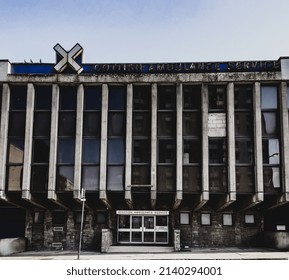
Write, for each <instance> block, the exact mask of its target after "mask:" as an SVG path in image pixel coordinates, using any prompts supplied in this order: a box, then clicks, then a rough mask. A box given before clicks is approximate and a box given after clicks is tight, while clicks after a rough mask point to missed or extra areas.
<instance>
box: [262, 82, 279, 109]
mask: <svg viewBox="0 0 289 280" xmlns="http://www.w3.org/2000/svg"><path fill="white" fill-rule="evenodd" d="M261 108H262V109H277V108H278V100H277V87H274V86H265V87H261Z"/></svg>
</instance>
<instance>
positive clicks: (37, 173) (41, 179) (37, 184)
mask: <svg viewBox="0 0 289 280" xmlns="http://www.w3.org/2000/svg"><path fill="white" fill-rule="evenodd" d="M47 186H48V166H47V165H44V166H42V165H41V166H32V170H31V188H32V191H34V192H45V191H46V190H47Z"/></svg>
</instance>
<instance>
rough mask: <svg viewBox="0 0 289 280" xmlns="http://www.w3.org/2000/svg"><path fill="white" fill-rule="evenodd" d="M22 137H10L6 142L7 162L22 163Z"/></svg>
mask: <svg viewBox="0 0 289 280" xmlns="http://www.w3.org/2000/svg"><path fill="white" fill-rule="evenodd" d="M23 158H24V139H11V140H9V142H8V163H14V164H15V163H23Z"/></svg>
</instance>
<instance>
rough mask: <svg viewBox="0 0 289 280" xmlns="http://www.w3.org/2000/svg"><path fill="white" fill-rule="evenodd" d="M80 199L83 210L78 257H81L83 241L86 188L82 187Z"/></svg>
mask: <svg viewBox="0 0 289 280" xmlns="http://www.w3.org/2000/svg"><path fill="white" fill-rule="evenodd" d="M80 201H81V202H82V210H81V222H80V234H79V244H78V254H77V259H78V260H79V258H80V251H81V241H82V229H83V218H84V204H85V201H86V199H85V189H81V198H80Z"/></svg>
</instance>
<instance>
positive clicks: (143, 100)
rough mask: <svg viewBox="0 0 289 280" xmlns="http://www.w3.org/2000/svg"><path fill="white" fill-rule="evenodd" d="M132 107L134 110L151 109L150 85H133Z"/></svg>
mask: <svg viewBox="0 0 289 280" xmlns="http://www.w3.org/2000/svg"><path fill="white" fill-rule="evenodd" d="M133 109H134V110H150V109H151V86H134V87H133Z"/></svg>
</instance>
